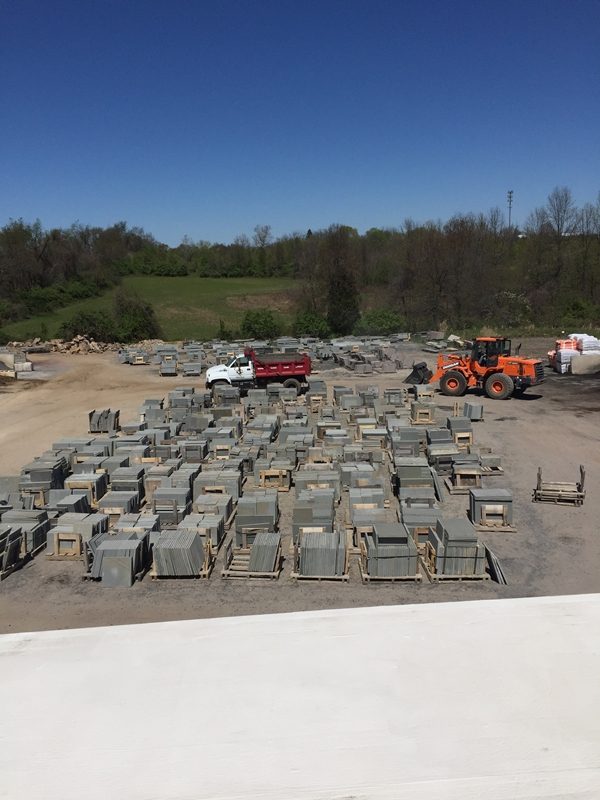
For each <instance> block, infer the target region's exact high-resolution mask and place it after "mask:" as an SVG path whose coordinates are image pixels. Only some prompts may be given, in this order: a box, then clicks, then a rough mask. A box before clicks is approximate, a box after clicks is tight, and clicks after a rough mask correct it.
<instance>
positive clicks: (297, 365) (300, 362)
mask: <svg viewBox="0 0 600 800" xmlns="http://www.w3.org/2000/svg"><path fill="white" fill-rule="evenodd" d="M310 372H311V360H310V357H309V356H307V355H304V354H303V353H269V354H263V353H261V354H259V353H257V352H256V351H255V350H253V349H251V348H246V350H244V352H243V353H240V354H239V355H237V356H235V357H234V358H232V359H231V361H229V363H227V364H217V365H216V366H215V367H210V368H209V369H207V370H206V388H207V389H212V387H213V386H215V385H216V384H219V383H223V384H229V385H230V386H237V387H239V389H240V390H246V389H254V388H261V387H264V386H266V385H267V384H268V383H283V385H284V386H286V387H294V388H295V389H297V390H298V392H300V391H301V390H302V389H306V388H307V382H306V381H307V378H308V376H309V375H310Z"/></svg>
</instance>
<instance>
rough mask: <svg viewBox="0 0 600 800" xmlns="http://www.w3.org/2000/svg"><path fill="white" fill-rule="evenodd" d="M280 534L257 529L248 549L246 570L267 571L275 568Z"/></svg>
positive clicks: (254, 571) (251, 571)
mask: <svg viewBox="0 0 600 800" xmlns="http://www.w3.org/2000/svg"><path fill="white" fill-rule="evenodd" d="M280 545H281V534H280V533H277V532H275V531H259V532H258V533H257V534H256V536H255V537H254V542H253V544H252V547H251V549H250V560H249V562H248V572H250V573H269V572H275V570H276V569H277V557H278V554H279V552H280Z"/></svg>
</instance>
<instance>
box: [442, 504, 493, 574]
mask: <svg viewBox="0 0 600 800" xmlns="http://www.w3.org/2000/svg"><path fill="white" fill-rule="evenodd" d="M429 545H430V546H431V549H432V551H433V557H432V559H431V562H430V563H431V564H432V566H433V568H434V574H437V575H446V576H479V575H481V576H483V575H484V574H485V566H486V556H485V547H484V545H483V544H481V543H480V542H479V541H478V540H477V535H476V533H475V529H474V528H473V526H472V525H471V523H470V522H468V521H467V520H465V519H462V518H449V519H444V520H438V522H437V525H436V528H435V530H432V529H430V532H429Z"/></svg>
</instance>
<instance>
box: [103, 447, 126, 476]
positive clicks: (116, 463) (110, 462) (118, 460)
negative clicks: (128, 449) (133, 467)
mask: <svg viewBox="0 0 600 800" xmlns="http://www.w3.org/2000/svg"><path fill="white" fill-rule="evenodd" d="M128 466H129V456H124V455H121V454H119V455H118V456H107V457H106V458H103V459H102V460H101V462H100V467H99V471H100V470H101V471H102V472H106V474H107V475H108V480H109V482H110V478H111V476H112V474H113V472H114V471H115V470H117V469H119V468H120V467H128Z"/></svg>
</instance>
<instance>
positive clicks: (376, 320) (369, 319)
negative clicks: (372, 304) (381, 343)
mask: <svg viewBox="0 0 600 800" xmlns="http://www.w3.org/2000/svg"><path fill="white" fill-rule="evenodd" d="M405 328H406V320H405V319H404V317H402V316H401V315H400V314H398V313H396V312H395V311H392V310H391V309H389V308H376V309H373V310H371V311H365V313H364V314H363V315H362V316H361V318H360V319H359V321H358V322H357V323H356V325H355V326H354V333H356V334H358V335H359V336H377V335H380V336H386V335H388V334H390V333H398V332H399V331H401V330H403V329H405Z"/></svg>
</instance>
